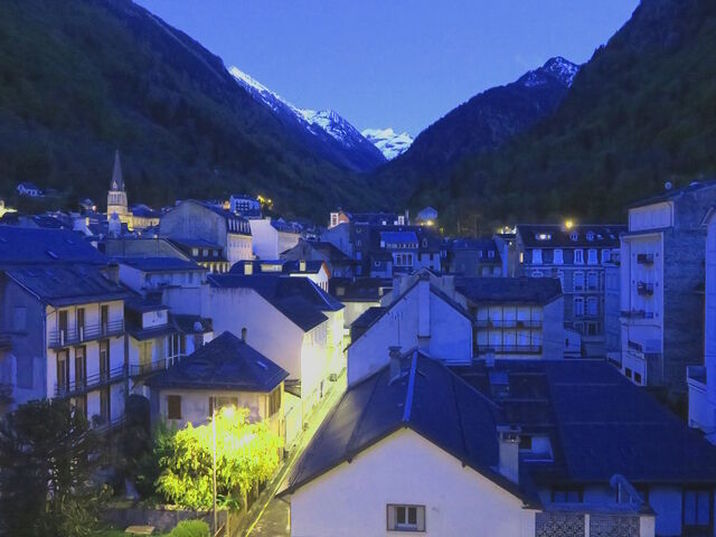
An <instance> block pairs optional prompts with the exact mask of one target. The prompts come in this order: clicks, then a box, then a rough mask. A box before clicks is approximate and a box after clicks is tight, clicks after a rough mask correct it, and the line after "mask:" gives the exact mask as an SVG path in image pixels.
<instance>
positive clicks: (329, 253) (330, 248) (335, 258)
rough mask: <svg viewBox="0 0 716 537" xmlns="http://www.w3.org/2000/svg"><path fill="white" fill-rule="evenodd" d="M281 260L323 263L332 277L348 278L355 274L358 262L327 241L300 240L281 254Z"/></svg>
mask: <svg viewBox="0 0 716 537" xmlns="http://www.w3.org/2000/svg"><path fill="white" fill-rule="evenodd" d="M281 259H286V260H290V261H301V260H305V261H323V262H324V263H326V265H327V266H328V269H329V271H330V273H331V277H336V278H346V277H352V276H353V275H354V274H355V266H356V264H357V263H356V261H355V260H354V259H353V258H351V257H349V256H348V255H346V254H345V253H343V252H342V251H341V250H340V249H338V248H337V247H336V246H334V245H333V244H331V243H330V242H326V241H309V240H305V239H300V240H299V241H298V244H297V245H296V246H294V247H293V248H291V249H289V250H286V251H285V252H282V253H281Z"/></svg>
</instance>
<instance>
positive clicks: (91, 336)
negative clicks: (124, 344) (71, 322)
mask: <svg viewBox="0 0 716 537" xmlns="http://www.w3.org/2000/svg"><path fill="white" fill-rule="evenodd" d="M123 333H124V320H121V319H120V320H119V321H111V322H107V323H97V324H93V325H85V326H84V327H79V329H77V328H72V329H70V328H68V329H66V330H65V329H60V328H57V329H55V330H53V331H51V332H50V340H49V346H50V348H53V349H56V348H61V347H68V346H70V345H79V344H81V343H85V342H87V341H92V340H96V339H101V338H105V337H111V336H121V335H122V334H123Z"/></svg>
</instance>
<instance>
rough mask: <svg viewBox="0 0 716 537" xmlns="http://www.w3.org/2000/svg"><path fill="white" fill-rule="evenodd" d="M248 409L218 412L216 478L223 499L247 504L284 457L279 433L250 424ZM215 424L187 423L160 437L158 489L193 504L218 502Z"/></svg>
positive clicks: (168, 496) (206, 505) (172, 498)
mask: <svg viewBox="0 0 716 537" xmlns="http://www.w3.org/2000/svg"><path fill="white" fill-rule="evenodd" d="M248 416H249V411H248V409H243V408H242V409H238V410H237V409H234V408H233V407H229V408H224V409H222V410H221V411H219V413H218V414H217V415H216V417H215V418H214V419H215V424H216V482H217V497H218V501H219V502H220V503H221V504H224V505H237V504H241V505H243V506H244V507H245V506H246V495H247V494H248V492H249V491H250V490H251V488H252V487H253V486H254V485H256V484H257V483H261V482H263V481H265V480H267V479H268V478H269V477H270V476H271V475H272V474H273V472H274V471H275V470H276V468H277V467H278V464H279V462H280V448H281V440H280V438H279V437H278V436H277V435H276V434H274V433H273V432H271V431H270V430H269V428H268V426H267V425H266V424H265V423H263V422H259V423H250V422H249V420H248ZM213 448H214V434H213V428H212V424H211V423H209V424H206V425H202V426H199V427H194V426H192V424H191V423H190V424H188V425H187V426H186V427H185V428H184V429H181V430H179V431H177V432H176V433H173V434H172V433H166V432H165V433H164V434H163V435H162V434H160V435H158V437H157V439H156V447H155V451H156V452H157V453H158V462H159V467H160V469H161V474H160V476H159V479H157V482H156V485H157V491H158V492H159V493H160V494H162V495H163V496H164V497H165V498H166V499H167V500H169V501H172V502H174V503H176V504H178V505H181V506H183V507H186V508H190V509H199V510H203V509H206V510H208V509H210V508H211V507H212V502H213V484H212V469H213Z"/></svg>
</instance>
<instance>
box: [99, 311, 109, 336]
mask: <svg viewBox="0 0 716 537" xmlns="http://www.w3.org/2000/svg"><path fill="white" fill-rule="evenodd" d="M99 319H100V324H101V326H102V333H103V334H106V333H107V332H108V331H109V306H108V305H107V304H105V305H103V306H100V308H99Z"/></svg>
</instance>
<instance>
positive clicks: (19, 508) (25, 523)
mask: <svg viewBox="0 0 716 537" xmlns="http://www.w3.org/2000/svg"><path fill="white" fill-rule="evenodd" d="M96 451H97V440H96V438H95V436H94V434H93V433H92V431H91V430H89V427H88V424H87V420H86V419H85V418H84V416H83V415H82V414H81V413H77V412H75V411H74V409H73V408H71V407H70V405H69V403H68V402H66V401H60V400H53V401H39V402H31V403H28V404H26V405H23V406H21V407H19V408H18V409H17V410H16V411H14V412H12V413H11V414H9V415H7V416H6V417H5V418H4V419H3V420H2V422H0V468H2V471H0V533H7V534H11V535H15V536H24V535H28V536H30V535H56V536H59V537H82V536H85V535H89V534H90V533H91V531H92V529H93V528H94V526H95V524H96V519H97V517H96V516H97V513H98V511H99V508H100V507H101V504H102V502H103V500H104V499H106V496H105V492H104V491H102V490H100V489H99V488H98V487H97V486H95V485H94V484H93V483H92V482H91V476H92V472H93V471H94V470H95V463H94V462H93V461H95V460H96V459H97V454H96Z"/></svg>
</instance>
